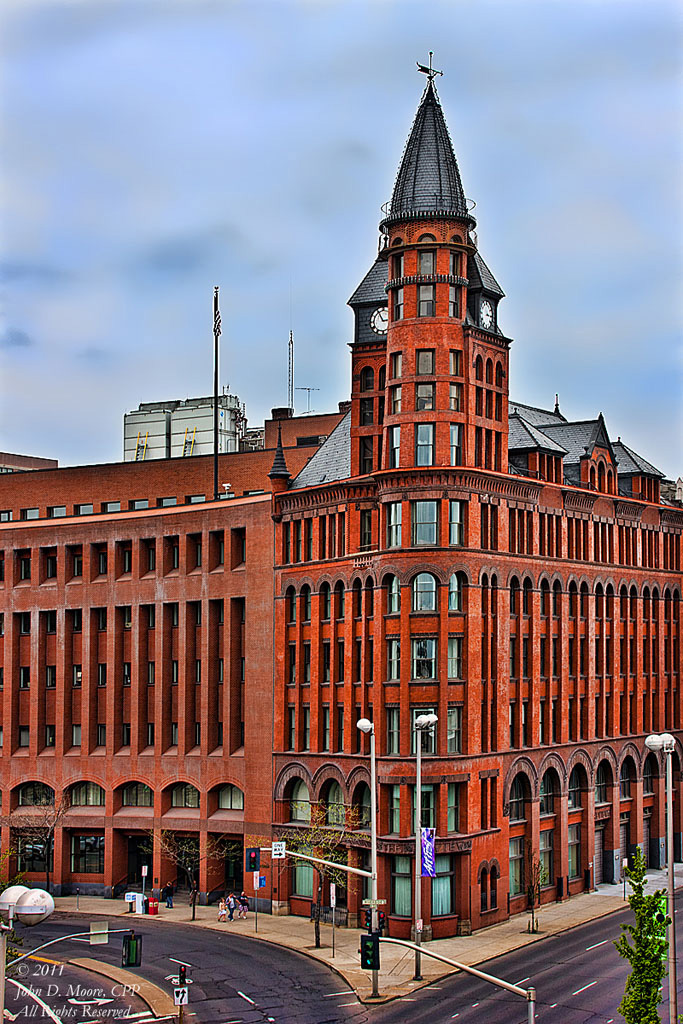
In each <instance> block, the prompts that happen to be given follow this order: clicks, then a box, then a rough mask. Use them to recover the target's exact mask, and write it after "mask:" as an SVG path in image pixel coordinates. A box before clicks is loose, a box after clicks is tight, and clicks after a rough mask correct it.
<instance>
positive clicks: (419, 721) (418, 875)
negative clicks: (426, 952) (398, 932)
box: [413, 712, 439, 981]
mask: <svg viewBox="0 0 683 1024" xmlns="http://www.w3.org/2000/svg"><path fill="white" fill-rule="evenodd" d="M438 720H439V719H438V716H437V715H435V714H434V713H433V712H430V713H429V714H426V715H418V716H417V718H416V719H415V722H414V727H415V733H416V736H415V745H416V748H417V770H416V776H417V777H416V786H415V945H416V946H418V947H419V946H420V945H421V940H422V922H421V920H420V919H421V917H422V734H423V733H424V732H427V731H428V730H430V729H432V728H433V727H434V726H435V725H436V723H437V722H438ZM421 961H422V957H421V955H420V950H419V949H416V950H415V973H414V975H413V980H414V981H422V973H421V970H420V968H421V965H422V964H421Z"/></svg>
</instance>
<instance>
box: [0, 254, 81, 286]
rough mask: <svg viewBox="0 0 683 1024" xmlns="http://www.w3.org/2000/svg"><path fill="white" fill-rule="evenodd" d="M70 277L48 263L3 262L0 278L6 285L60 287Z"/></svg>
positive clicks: (0, 264) (60, 268)
mask: <svg viewBox="0 0 683 1024" xmlns="http://www.w3.org/2000/svg"><path fill="white" fill-rule="evenodd" d="M69 276H70V275H69V274H67V272H66V271H65V270H64V269H63V268H62V267H55V266H51V265H50V264H48V263H21V262H20V261H13V260H4V261H3V262H2V263H0V277H1V278H2V279H3V280H4V281H6V282H7V283H8V284H35V285H45V286H50V285H61V284H62V283H63V282H64V281H65V280H67V278H68V277H69Z"/></svg>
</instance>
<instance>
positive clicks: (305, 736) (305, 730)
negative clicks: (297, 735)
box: [301, 707, 311, 750]
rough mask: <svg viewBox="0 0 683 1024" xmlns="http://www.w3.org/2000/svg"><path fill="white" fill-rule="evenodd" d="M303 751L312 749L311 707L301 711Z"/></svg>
mask: <svg viewBox="0 0 683 1024" xmlns="http://www.w3.org/2000/svg"><path fill="white" fill-rule="evenodd" d="M301 744H302V746H301V749H302V750H310V749H311V709H310V708H309V707H303V708H302V709H301Z"/></svg>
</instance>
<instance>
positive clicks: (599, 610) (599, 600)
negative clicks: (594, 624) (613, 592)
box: [595, 583, 605, 619]
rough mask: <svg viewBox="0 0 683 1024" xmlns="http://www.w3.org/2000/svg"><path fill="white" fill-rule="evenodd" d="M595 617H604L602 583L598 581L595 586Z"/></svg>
mask: <svg viewBox="0 0 683 1024" xmlns="http://www.w3.org/2000/svg"><path fill="white" fill-rule="evenodd" d="M595 617H596V618H597V619H603V618H604V617H605V592H604V590H603V589H602V583H598V584H597V586H596V588H595Z"/></svg>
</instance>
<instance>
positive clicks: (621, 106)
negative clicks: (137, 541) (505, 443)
mask: <svg viewBox="0 0 683 1024" xmlns="http://www.w3.org/2000/svg"><path fill="white" fill-rule="evenodd" d="M682 44H683V6H681V4H680V3H678V0H675V2H663V0H643V2H641V0H614V2H597V0H595V2H589V0H571V2H565V0H545V2H542V3H536V2H532V0H504V2H503V0H499V2H491V0H446V2H443V3H442V2H437V0H422V2H421V3H419V4H418V3H415V2H414V0H409V2H407V0H406V2H404V0H363V2H360V0H337V2H333V0H329V2H328V0H308V2H303V0H270V2H263V0H245V2H243V0H115V2H110V0H73V2H70V3H67V2H64V0H49V2H39V0H5V3H4V5H3V8H2V13H1V14H0V63H1V64H2V66H3V69H2V72H1V77H0V145H2V149H3V154H4V157H3V162H2V168H1V169H0V271H1V275H2V309H3V311H2V318H3V319H2V325H1V326H0V449H1V450H4V451H10V452H17V453H22V454H31V455H40V456H46V457H51V458H58V459H59V461H60V464H64V465H67V464H78V463H91V462H105V461H112V460H117V459H120V458H121V457H122V434H123V414H124V412H126V411H129V410H131V409H134V408H136V407H137V406H138V404H139V403H140V402H145V401H159V400H163V399H171V398H186V397H192V396H198V395H203V394H209V393H211V390H212V386H213V385H212V351H213V336H212V297H213V287H214V285H218V286H220V300H221V312H222V323H223V334H222V338H221V383H222V384H229V386H230V389H231V390H232V391H233V393H236V394H237V395H239V397H240V399H241V400H242V401H243V402H245V403H246V411H247V416H248V418H249V422H250V425H254V426H255V425H258V424H259V423H262V421H263V419H264V417H266V416H267V415H269V412H270V409H271V408H272V407H274V406H279V405H285V404H286V401H287V339H288V334H289V331H290V329H291V330H293V331H294V338H295V383H296V385H297V386H298V387H313V388H318V389H319V390H318V391H314V392H312V393H311V404H312V407H313V408H314V409H315V410H318V411H321V412H322V411H328V410H331V409H335V408H336V405H337V403H338V402H339V401H341V400H344V399H346V398H348V395H349V390H350V379H349V378H350V373H349V367H350V361H349V350H348V343H349V342H350V341H351V338H352V324H353V321H352V314H351V311H350V309H349V308H348V307H347V305H346V302H347V299H348V298H349V296H350V295H351V294H352V292H353V291H354V289H355V288H356V286H357V284H358V283H359V281H360V280H361V279H362V278H363V276H364V275H365V273H366V272H367V270H368V269H369V267H370V266H371V265H372V262H373V260H374V257H375V255H376V252H377V243H378V223H379V220H380V214H381V206H382V204H383V203H385V202H386V201H387V200H388V199H389V198H390V196H391V191H392V187H393V183H394V178H395V175H396V172H397V169H398V166H399V162H400V159H401V154H402V151H403V146H404V144H405V141H406V138H407V136H408V133H409V131H410V126H411V124H412V120H413V117H414V114H415V111H416V109H417V106H418V104H419V100H420V96H421V92H422V89H423V88H424V85H425V79H424V76H423V75H420V74H419V73H418V72H417V70H416V61H420V62H427V60H428V51H429V50H430V49H432V50H434V66H435V67H436V68H439V69H442V70H443V71H444V75H443V77H440V78H438V79H437V83H436V84H437V89H438V92H439V96H440V99H441V103H442V106H443V110H444V113H445V116H446V121H447V123H448V125H449V129H450V133H451V137H452V139H453V143H454V147H455V152H456V155H457V158H458V163H459V166H460V172H461V177H462V180H463V185H464V188H465V192H466V194H467V196H468V197H471V198H472V199H473V200H474V201H475V202H476V208H475V216H476V217H477V221H478V228H477V231H478V238H479V248H480V252H481V254H482V256H483V257H484V259H485V261H486V262H487V264H488V265H489V267H490V268H491V270H492V271H493V273H494V275H495V276H496V278H497V280H498V281H499V282H500V284H501V287H502V288H503V290H504V291H505V293H506V298H505V299H504V300H503V301H502V303H501V306H500V309H499V324H500V326H501V329H502V330H503V331H504V333H505V334H506V335H507V336H508V337H510V338H512V339H514V341H513V345H512V350H511V357H510V363H511V373H510V394H511V397H513V398H514V399H515V400H517V401H522V402H527V403H529V404H532V405H539V406H543V407H552V405H553V403H554V400H555V393H556V392H558V393H559V396H560V405H561V408H562V411H563V413H564V415H565V416H566V417H567V418H568V419H577V420H578V419H589V418H594V417H595V416H597V414H598V413H599V412H602V413H603V415H604V417H605V420H606V424H607V428H608V431H609V433H610V436H611V437H612V438H614V439H616V437H618V436H620V437H621V438H622V440H623V441H624V442H625V443H626V444H627V445H629V447H631V448H633V449H634V450H635V451H637V452H638V453H639V454H641V455H642V456H644V457H645V458H647V459H648V460H649V461H650V462H652V463H654V465H655V466H657V467H658V468H659V469H660V470H661V471H662V472H663V473H664V474H665V475H667V476H669V477H673V478H674V479H675V478H676V477H677V476H679V475H682V474H683V458H682V454H683V452H682V443H681V442H682V438H683V415H682V406H683V403H682V401H681V397H682V388H681V383H682V381H681V363H682V358H681V356H682V349H681V327H682V326H683V324H682V321H683V301H682V291H681V280H682V276H681V271H682V270H683V260H682V251H681V245H682V243H681V240H682V239H683V230H682V228H683V196H682V184H681V183H682V181H683V175H682V173H681V172H682V170H683V159H682V152H681V149H682V140H683V131H682V127H683V123H682V122H683V117H682V111H683V88H682V86H683V79H682V69H683V46H682ZM296 405H297V412H303V411H305V409H306V392H304V391H298V392H296Z"/></svg>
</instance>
